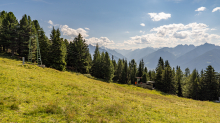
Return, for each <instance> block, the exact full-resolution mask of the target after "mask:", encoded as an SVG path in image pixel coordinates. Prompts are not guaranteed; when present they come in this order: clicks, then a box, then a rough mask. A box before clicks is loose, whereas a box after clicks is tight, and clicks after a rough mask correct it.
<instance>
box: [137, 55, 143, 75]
mask: <svg viewBox="0 0 220 123" xmlns="http://www.w3.org/2000/svg"><path fill="white" fill-rule="evenodd" d="M143 74H144V61H143V59H142V60H141V61H140V63H139V66H138V77H142V76H143Z"/></svg>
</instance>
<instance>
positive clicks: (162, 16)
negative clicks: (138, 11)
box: [148, 12, 171, 21]
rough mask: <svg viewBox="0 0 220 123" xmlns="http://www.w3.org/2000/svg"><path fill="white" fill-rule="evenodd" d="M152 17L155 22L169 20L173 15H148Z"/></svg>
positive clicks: (162, 13)
mask: <svg viewBox="0 0 220 123" xmlns="http://www.w3.org/2000/svg"><path fill="white" fill-rule="evenodd" d="M148 14H149V15H150V18H152V20H153V21H160V20H162V19H165V20H166V19H168V18H170V17H171V14H169V13H164V12H161V13H148Z"/></svg>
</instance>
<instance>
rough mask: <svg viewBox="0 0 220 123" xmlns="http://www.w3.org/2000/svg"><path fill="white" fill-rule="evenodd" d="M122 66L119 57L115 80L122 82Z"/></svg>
mask: <svg viewBox="0 0 220 123" xmlns="http://www.w3.org/2000/svg"><path fill="white" fill-rule="evenodd" d="M123 68H124V63H123V61H122V60H121V59H119V60H118V68H117V74H116V77H117V80H118V82H119V83H122V82H123V80H122V71H123Z"/></svg>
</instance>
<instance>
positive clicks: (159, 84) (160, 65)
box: [155, 57, 165, 90]
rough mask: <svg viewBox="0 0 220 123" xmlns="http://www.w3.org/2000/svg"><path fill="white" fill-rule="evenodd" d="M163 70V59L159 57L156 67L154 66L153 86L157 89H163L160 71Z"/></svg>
mask: <svg viewBox="0 0 220 123" xmlns="http://www.w3.org/2000/svg"><path fill="white" fill-rule="evenodd" d="M163 70H164V62H163V59H162V58H161V57H160V59H159V60H158V64H157V68H156V77H155V88H157V89H158V90H163V88H164V86H165V85H164V82H162V72H163Z"/></svg>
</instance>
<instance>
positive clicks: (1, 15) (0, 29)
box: [0, 11, 7, 52]
mask: <svg viewBox="0 0 220 123" xmlns="http://www.w3.org/2000/svg"><path fill="white" fill-rule="evenodd" d="M6 17H7V12H5V11H1V12H0V52H5V51H6V44H7V42H6V41H5V39H4V34H5V33H4V32H5V31H4V30H5V27H4V25H3V20H4V19H5V18H6Z"/></svg>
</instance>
